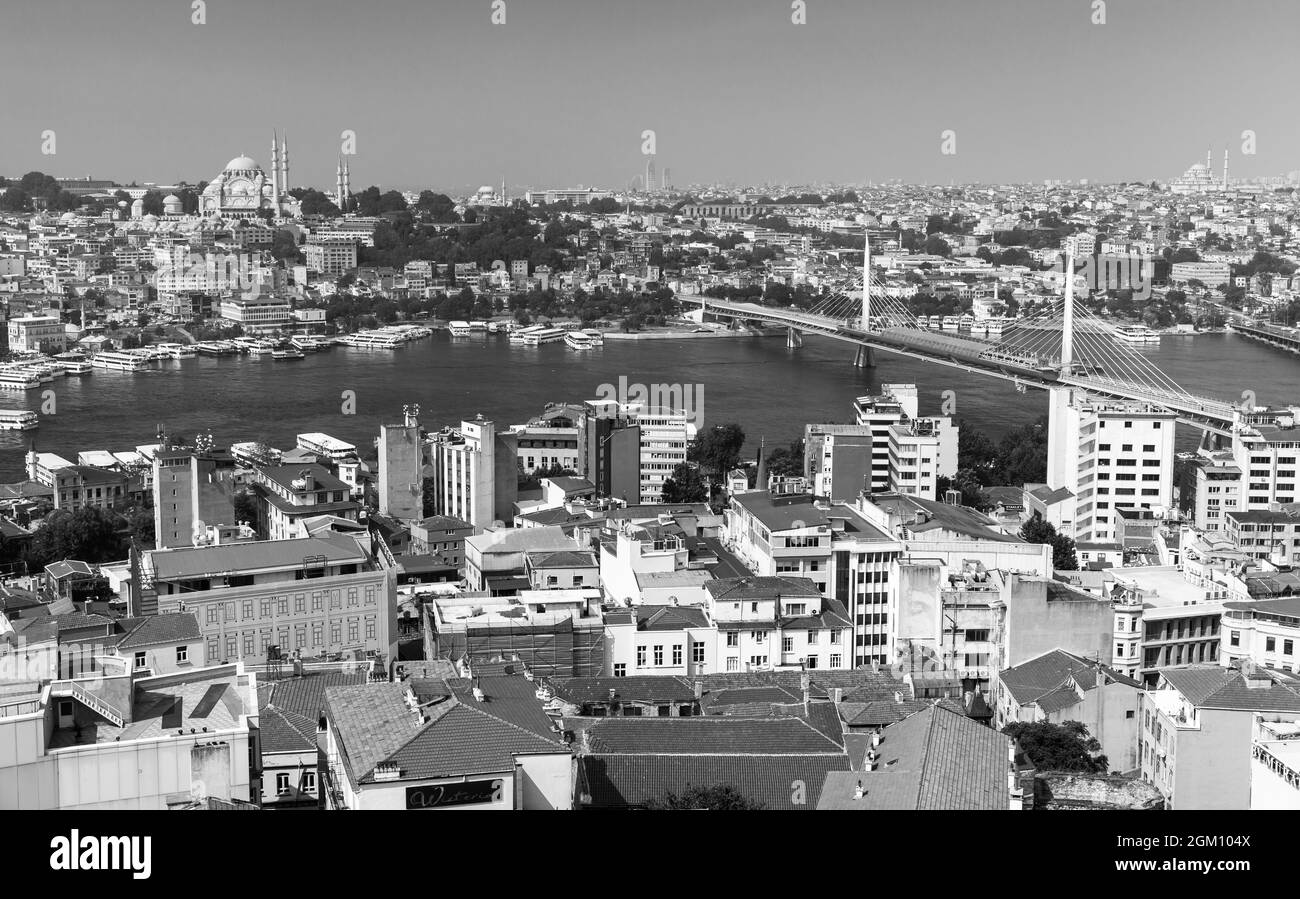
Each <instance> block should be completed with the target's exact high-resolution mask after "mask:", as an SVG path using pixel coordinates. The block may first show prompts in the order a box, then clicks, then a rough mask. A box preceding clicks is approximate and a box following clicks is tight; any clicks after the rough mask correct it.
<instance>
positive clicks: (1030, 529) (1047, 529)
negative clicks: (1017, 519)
mask: <svg viewBox="0 0 1300 899" xmlns="http://www.w3.org/2000/svg"><path fill="white" fill-rule="evenodd" d="M1020 537H1021V539H1022V540H1024V541H1025V542H1027V543H1044V544H1047V545H1048V546H1050V547H1051V548H1052V567H1053V568H1054V569H1057V570H1058V571H1075V570H1077V569H1078V567H1079V562H1078V559H1077V558H1076V557H1075V555H1074V539H1073V538H1071V537H1067V536H1065V535H1064V534H1058V533H1056V528H1055V527H1054V526H1053V525H1052V524H1051V523H1050V522H1047V521H1044V520H1043V516H1042V515H1041V514H1040V513H1038V512H1035V513H1034V515H1033V517H1032V518H1030V519H1029V520H1028V521H1026V522H1025V523H1024V525H1022V526H1021V528H1020Z"/></svg>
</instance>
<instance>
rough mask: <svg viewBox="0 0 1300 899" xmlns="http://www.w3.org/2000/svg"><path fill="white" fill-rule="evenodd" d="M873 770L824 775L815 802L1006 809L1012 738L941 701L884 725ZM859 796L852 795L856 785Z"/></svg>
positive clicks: (859, 806) (822, 804)
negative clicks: (858, 786) (860, 785)
mask: <svg viewBox="0 0 1300 899" xmlns="http://www.w3.org/2000/svg"><path fill="white" fill-rule="evenodd" d="M883 737H884V738H883V740H882V741H881V743H880V746H879V747H877V752H879V754H880V755H879V763H878V766H877V767H876V769H875V770H874V771H860V772H854V773H852V774H829V775H827V779H826V783H825V786H824V788H823V790H822V796H821V801H820V804H819V806H818V807H819V808H823V809H864V808H867V809H874V810H877V811H881V810H890V811H898V810H908V811H911V810H938V809H944V810H972V811H983V810H1006V809H1008V808H1009V807H1010V802H1011V796H1010V787H1009V785H1008V783H1007V773H1008V770H1009V768H1008V766H1009V764H1010V759H1011V747H1012V741H1011V738H1010V737H1008V736H1006V735H1004V734H1000V733H998V732H997V731H995V730H993V729H991V728H988V727H985V726H984V725H982V724H979V723H978V722H976V721H973V720H971V719H970V718H967V717H966V716H965V715H963V714H961V713H960V712H956V711H953V710H951V709H948V708H946V707H944V706H938V705H936V706H931V707H930V708H928V709H925V710H924V711H921V712H917V713H916V714H914V715H911V716H910V717H908V718H906V719H904V720H903V721H900V722H898V723H897V724H893V725H890V726H889V727H886V728H885V729H884V731H883ZM858 783H861V784H862V786H863V789H864V795H863V796H862V797H861V798H859V799H854V798H853V796H854V792H855V790H856V787H857V784H858Z"/></svg>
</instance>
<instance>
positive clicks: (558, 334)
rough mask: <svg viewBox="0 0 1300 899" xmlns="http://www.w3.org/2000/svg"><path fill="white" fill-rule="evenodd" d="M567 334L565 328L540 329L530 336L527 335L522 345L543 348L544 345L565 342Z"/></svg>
mask: <svg viewBox="0 0 1300 899" xmlns="http://www.w3.org/2000/svg"><path fill="white" fill-rule="evenodd" d="M520 333H522V332H520ZM566 333H568V332H567V331H565V330H564V329H563V328H539V329H537V330H535V331H533V332H532V333H530V334H525V335H524V339H523V341H522V343H523V345H524V346H541V345H542V344H544V343H554V342H555V341H557V340H563V339H564V335H565V334H566Z"/></svg>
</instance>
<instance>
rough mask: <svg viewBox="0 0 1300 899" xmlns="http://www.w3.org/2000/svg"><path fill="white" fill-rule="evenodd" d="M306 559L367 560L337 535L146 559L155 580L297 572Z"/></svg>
mask: <svg viewBox="0 0 1300 899" xmlns="http://www.w3.org/2000/svg"><path fill="white" fill-rule="evenodd" d="M308 556H324V557H325V560H326V562H328V563H331V564H336V565H338V564H349V563H361V562H365V561H366V560H367V558H368V557H367V555H366V552H365V550H363V549H362V548H361V546H360V545H359V544H358V543H357V541H356V540H354V539H353V538H351V537H347V536H344V535H337V536H319V537H304V538H297V539H290V540H259V541H256V542H252V543H231V544H227V545H225V546H197V547H179V548H176V549H158V550H154V551H153V552H152V553H151V554H150V559H151V561H152V562H153V567H154V572H155V575H156V577H157V578H158V579H159V580H178V579H183V578H199V577H205V576H212V575H216V574H224V573H226V572H240V573H249V572H254V571H269V570H274V569H277V568H290V569H291V568H299V567H301V566H302V565H303V561H304V560H305V559H306V558H307V557H308Z"/></svg>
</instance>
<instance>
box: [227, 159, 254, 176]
mask: <svg viewBox="0 0 1300 899" xmlns="http://www.w3.org/2000/svg"><path fill="white" fill-rule="evenodd" d="M250 170H252V171H256V172H260V171H261V170H262V167H261V166H260V165H258V164H257V161H256V160H254V159H250V158H249V157H247V156H236V157H235V158H234V159H232V160H230V162H228V163H226V171H227V172H246V171H250Z"/></svg>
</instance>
